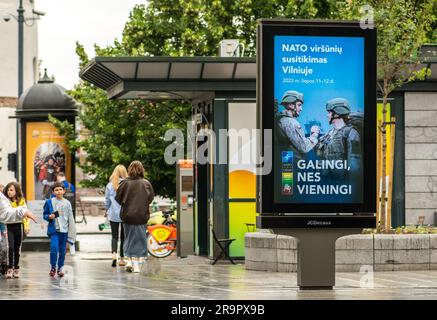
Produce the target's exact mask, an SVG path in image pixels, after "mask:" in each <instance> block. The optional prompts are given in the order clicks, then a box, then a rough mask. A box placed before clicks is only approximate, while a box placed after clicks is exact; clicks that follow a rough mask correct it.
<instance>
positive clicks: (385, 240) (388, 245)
mask: <svg viewBox="0 0 437 320" xmlns="http://www.w3.org/2000/svg"><path fill="white" fill-rule="evenodd" d="M393 237H394V235H391V234H375V235H374V237H373V239H374V249H375V250H379V249H393V248H394V247H393V246H394V238H393Z"/></svg>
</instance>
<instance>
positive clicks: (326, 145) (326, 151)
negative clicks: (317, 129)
mask: <svg viewBox="0 0 437 320" xmlns="http://www.w3.org/2000/svg"><path fill="white" fill-rule="evenodd" d="M316 153H317V155H319V156H320V157H321V158H322V159H323V160H347V163H348V166H349V167H350V171H349V173H350V174H354V173H356V172H357V171H358V170H360V168H361V141H360V135H359V133H358V131H357V130H356V129H355V128H353V127H349V126H344V127H342V128H340V129H335V128H332V129H331V130H329V131H328V132H327V133H326V135H324V136H323V137H322V138H321V139H320V143H319V144H318V145H317V147H316ZM328 171H330V172H329V173H330V175H331V177H333V178H335V179H337V178H338V179H344V178H346V177H348V175H349V174H348V171H346V170H328ZM327 173H328V172H325V174H327Z"/></svg>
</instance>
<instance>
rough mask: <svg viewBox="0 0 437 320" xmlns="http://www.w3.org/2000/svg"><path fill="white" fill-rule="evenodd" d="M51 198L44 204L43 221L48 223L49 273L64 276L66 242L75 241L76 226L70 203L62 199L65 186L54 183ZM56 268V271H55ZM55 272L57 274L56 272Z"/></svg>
mask: <svg viewBox="0 0 437 320" xmlns="http://www.w3.org/2000/svg"><path fill="white" fill-rule="evenodd" d="M52 194H53V195H54V197H53V198H51V199H47V200H46V202H45V203H44V214H43V215H44V220H46V221H48V222H49V224H48V228H47V235H48V236H49V237H50V265H51V269H50V273H49V275H50V276H51V277H54V276H55V275H56V273H57V274H58V276H59V277H63V276H64V271H63V267H64V262H65V254H66V249H67V240H70V241H71V242H73V243H74V242H75V241H76V224H75V221H74V216H73V209H72V207H71V203H70V201H68V200H67V199H65V198H64V194H65V186H64V185H63V184H62V183H59V182H56V183H55V184H54V185H53V186H52ZM56 268H57V270H56ZM56 271H57V272H56Z"/></svg>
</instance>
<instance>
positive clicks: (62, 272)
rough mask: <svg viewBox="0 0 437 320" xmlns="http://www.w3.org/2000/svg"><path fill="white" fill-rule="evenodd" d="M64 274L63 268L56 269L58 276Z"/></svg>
mask: <svg viewBox="0 0 437 320" xmlns="http://www.w3.org/2000/svg"><path fill="white" fill-rule="evenodd" d="M64 275H65V273H64V270H62V268H61V269H59V270H58V277H60V278H62V277H63V276H64Z"/></svg>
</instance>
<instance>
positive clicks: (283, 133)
mask: <svg viewBox="0 0 437 320" xmlns="http://www.w3.org/2000/svg"><path fill="white" fill-rule="evenodd" d="M276 117H277V123H278V129H279V130H278V140H279V141H278V142H279V145H280V146H281V147H282V148H281V149H282V150H284V149H287V150H291V151H293V153H294V157H295V159H302V158H304V156H305V154H307V153H308V152H309V151H311V150H312V149H313V148H314V146H315V145H316V144H317V142H318V140H317V138H316V137H314V136H311V137H309V138H307V137H305V132H304V131H303V129H302V126H301V125H300V123H299V121H297V120H296V118H295V117H293V115H292V113H291V111H289V110H284V111H282V112H280V113H279V114H277V115H276Z"/></svg>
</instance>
